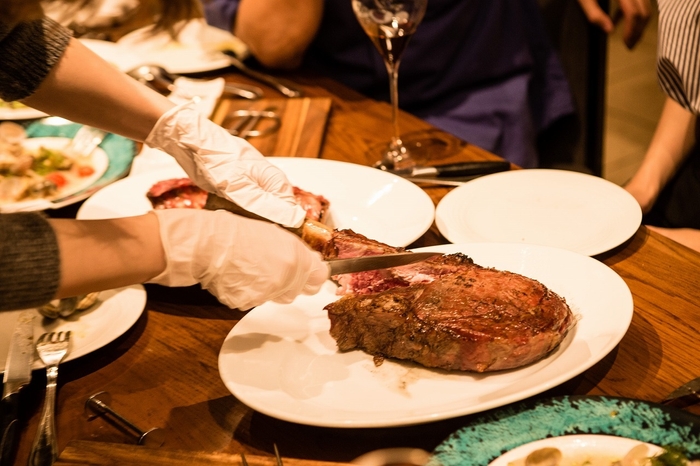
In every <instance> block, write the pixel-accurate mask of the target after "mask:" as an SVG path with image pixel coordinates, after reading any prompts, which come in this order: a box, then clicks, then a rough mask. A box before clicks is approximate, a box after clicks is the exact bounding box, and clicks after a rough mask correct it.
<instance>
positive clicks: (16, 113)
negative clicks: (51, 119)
mask: <svg viewBox="0 0 700 466" xmlns="http://www.w3.org/2000/svg"><path fill="white" fill-rule="evenodd" d="M45 116H46V113H44V112H42V111H41V110H37V109H35V108H32V107H20V108H10V107H4V106H3V107H0V120H33V119H35V118H43V117H45Z"/></svg>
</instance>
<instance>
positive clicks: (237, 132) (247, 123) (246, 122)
mask: <svg viewBox="0 0 700 466" xmlns="http://www.w3.org/2000/svg"><path fill="white" fill-rule="evenodd" d="M231 116H232V117H233V118H239V120H238V121H237V122H236V124H235V125H233V126H232V127H231V128H230V129H229V130H228V132H229V133H231V134H233V135H234V136H238V137H241V138H243V139H246V138H252V137H258V136H265V135H267V134H272V133H274V132H275V131H277V130H278V129H279V127H280V123H281V122H280V116H279V114H278V113H277V107H267V108H266V109H265V110H237V111H235V112H233V113H232V114H231ZM262 119H269V120H272V123H271V124H269V125H266V126H265V127H264V128H262V129H257V126H258V123H259V122H260V120H262Z"/></svg>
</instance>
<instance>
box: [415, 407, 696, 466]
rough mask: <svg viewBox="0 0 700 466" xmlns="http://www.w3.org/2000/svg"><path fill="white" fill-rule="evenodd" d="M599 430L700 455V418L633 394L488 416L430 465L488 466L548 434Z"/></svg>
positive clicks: (443, 447) (456, 436)
mask: <svg viewBox="0 0 700 466" xmlns="http://www.w3.org/2000/svg"><path fill="white" fill-rule="evenodd" d="M575 434H599V435H614V436H618V437H626V438H631V439H635V440H639V441H642V442H647V443H651V444H654V445H659V446H663V445H681V446H682V447H683V448H685V450H686V452H687V453H688V456H689V458H690V459H697V458H700V417H698V416H695V415H693V414H691V413H688V412H686V411H683V410H681V409H678V408H673V407H670V406H664V405H660V404H657V403H650V402H646V401H641V400H634V399H629V398H614V397H603V396H567V397H560V398H551V399H546V400H538V401H528V402H524V403H520V404H516V405H510V406H508V407H506V408H501V409H498V410H495V411H491V412H489V413H486V414H484V415H483V416H481V417H479V418H477V419H476V420H475V421H474V422H473V423H470V425H469V426H467V427H464V428H462V429H460V430H458V431H456V432H454V433H453V434H452V435H450V436H449V437H448V438H447V439H446V440H445V441H443V442H442V443H441V444H440V445H438V447H437V448H436V449H435V451H434V452H433V456H432V458H431V460H430V462H429V463H428V466H457V465H460V466H486V465H488V464H489V463H490V462H492V461H493V460H495V459H496V458H498V457H499V456H501V455H502V454H503V453H505V452H507V451H510V450H512V449H514V448H516V447H519V446H521V445H525V444H527V443H530V442H534V441H537V440H541V439H544V438H548V437H558V436H562V435H575Z"/></svg>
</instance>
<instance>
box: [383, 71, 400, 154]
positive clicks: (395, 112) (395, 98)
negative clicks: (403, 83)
mask: <svg viewBox="0 0 700 466" xmlns="http://www.w3.org/2000/svg"><path fill="white" fill-rule="evenodd" d="M386 70H387V72H388V73H389V93H390V97H391V121H392V124H393V126H394V135H393V136H392V138H391V147H392V149H394V150H399V151H400V150H401V147H402V146H403V143H402V142H401V132H400V130H399V62H398V61H396V62H391V61H387V62H386Z"/></svg>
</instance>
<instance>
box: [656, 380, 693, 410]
mask: <svg viewBox="0 0 700 466" xmlns="http://www.w3.org/2000/svg"><path fill="white" fill-rule="evenodd" d="M691 395H692V396H695V398H697V399H698V400H700V377H697V378H695V379H693V380H691V381H690V382H687V383H684V384H683V385H681V386H680V387H678V388H677V389H675V390H673V391H672V392H671V393H669V394H668V395H666V398H664V399H663V400H662V401H661V403H662V404H664V403H670V402H672V401H674V400H677V399H679V398H685V397H687V396H691Z"/></svg>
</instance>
